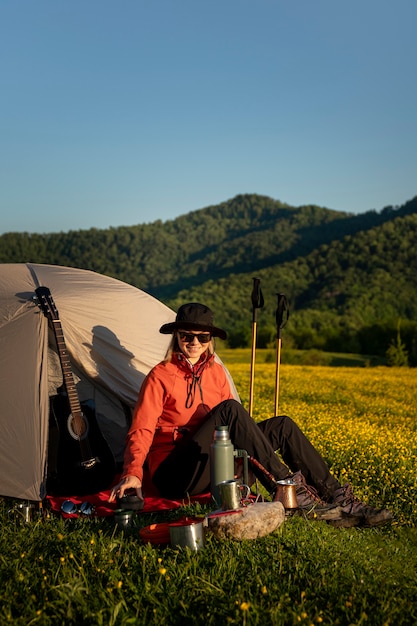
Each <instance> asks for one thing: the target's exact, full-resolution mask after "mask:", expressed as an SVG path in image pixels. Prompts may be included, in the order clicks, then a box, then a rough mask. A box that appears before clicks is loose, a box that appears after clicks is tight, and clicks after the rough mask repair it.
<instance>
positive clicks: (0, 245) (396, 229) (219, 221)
mask: <svg viewBox="0 0 417 626" xmlns="http://www.w3.org/2000/svg"><path fill="white" fill-rule="evenodd" d="M416 235H417V197H416V198H414V199H413V200H410V201H409V202H407V203H406V204H404V205H403V206H401V207H386V208H384V209H383V210H381V211H380V212H377V211H369V212H367V213H364V214H360V215H354V214H351V213H345V212H340V211H334V210H331V209H327V208H323V207H318V206H315V205H307V206H302V207H292V206H289V205H287V204H285V203H282V202H280V201H278V200H273V199H271V198H269V197H266V196H259V195H239V196H236V197H235V198H233V199H231V200H228V201H226V202H223V203H221V204H219V205H216V206H210V207H206V208H204V209H200V210H197V211H193V212H190V213H188V214H186V215H183V216H180V217H178V218H176V219H175V220H170V221H166V222H162V221H160V220H157V221H155V222H152V223H150V224H139V225H136V226H131V227H119V228H109V229H102V230H101V229H94V228H93V229H89V230H80V231H69V232H68V233H63V232H61V233H52V234H29V233H6V234H4V235H2V236H0V263H25V262H33V263H47V264H54V265H66V266H71V267H80V268H83V269H89V270H93V271H96V272H99V273H102V274H106V275H108V276H112V277H115V278H118V279H120V280H123V281H125V282H127V283H129V284H132V285H135V286H136V287H139V288H140V289H143V290H145V291H147V292H148V293H150V294H152V295H154V296H155V297H156V298H158V299H160V300H161V301H163V302H165V303H166V304H167V305H168V306H171V307H172V308H174V309H175V308H176V307H177V306H178V305H179V304H180V303H181V302H184V301H186V300H198V301H203V302H206V303H207V304H208V305H209V306H212V307H213V309H214V310H215V312H216V321H217V323H218V324H221V325H224V326H225V327H226V328H227V329H228V331H229V345H230V346H232V347H234V346H245V345H249V343H250V338H251V318H252V310H251V289H252V281H253V277H255V276H256V277H257V278H259V279H260V280H261V286H262V290H263V292H264V296H265V307H264V309H263V310H262V312H261V313H260V314H259V322H258V333H259V339H258V341H259V345H260V346H262V345H265V346H268V345H271V343H273V342H274V339H275V337H276V323H275V309H276V302H277V294H278V293H284V294H285V295H286V296H287V298H288V301H289V303H290V320H289V322H288V324H287V326H286V328H285V331H284V337H285V341H287V343H288V345H290V346H292V347H294V348H304V349H310V348H315V349H322V350H328V351H337V352H358V353H362V354H379V355H386V354H389V353H391V358H392V359H393V360H394V361H395V358H394V357H395V353H396V352H395V351H397V353H398V354H400V353H401V352H402V354H403V355H404V354H405V355H406V357H407V362H408V363H410V364H411V365H416V364H417V330H416V322H415V320H416V319H417V289H416V287H417V284H416V283H417V278H416V277H417V271H416V270H417V267H416V266H417V254H416V252H415V241H416ZM392 355H394V356H392Z"/></svg>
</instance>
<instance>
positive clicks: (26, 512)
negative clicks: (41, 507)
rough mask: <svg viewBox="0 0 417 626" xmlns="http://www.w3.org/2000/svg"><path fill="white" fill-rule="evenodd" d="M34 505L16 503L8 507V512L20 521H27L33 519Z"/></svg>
mask: <svg viewBox="0 0 417 626" xmlns="http://www.w3.org/2000/svg"><path fill="white" fill-rule="evenodd" d="M34 511H35V506H34V505H33V504H16V505H15V506H14V507H13V508H12V509H10V511H9V514H13V515H14V516H15V517H17V518H18V519H19V520H20V521H23V522H25V523H29V522H31V521H32V520H33V514H34Z"/></svg>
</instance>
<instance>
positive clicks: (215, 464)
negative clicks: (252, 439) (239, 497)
mask: <svg viewBox="0 0 417 626" xmlns="http://www.w3.org/2000/svg"><path fill="white" fill-rule="evenodd" d="M234 477H235V458H234V448H233V444H232V442H231V440H230V435H229V427H228V426H216V429H215V431H214V435H213V443H212V444H211V448H210V483H211V495H212V498H213V499H214V501H215V502H216V504H217V505H218V506H219V507H220V506H221V505H222V503H221V501H220V493H219V490H218V488H217V485H218V484H219V483H221V482H223V481H224V480H233V478H234Z"/></svg>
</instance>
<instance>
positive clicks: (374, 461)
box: [229, 364, 417, 525]
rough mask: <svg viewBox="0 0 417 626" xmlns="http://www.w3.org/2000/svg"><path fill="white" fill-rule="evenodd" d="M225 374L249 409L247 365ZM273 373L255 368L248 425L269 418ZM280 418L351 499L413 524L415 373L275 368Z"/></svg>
mask: <svg viewBox="0 0 417 626" xmlns="http://www.w3.org/2000/svg"><path fill="white" fill-rule="evenodd" d="M229 369H230V373H231V374H232V376H233V379H234V381H235V383H236V385H237V388H238V390H239V393H240V394H241V399H242V402H243V403H244V404H245V406H247V405H248V393H249V374H248V367H247V365H239V364H233V365H232V366H230V368H229ZM275 379H276V374H275V365H272V364H260V365H257V366H256V367H255V378H254V381H255V382H254V416H253V417H254V418H255V419H265V418H267V417H270V416H271V415H273V412H274V397H275ZM279 413H280V414H286V415H289V416H290V417H291V418H292V419H293V420H294V421H295V422H297V424H298V425H299V426H300V428H301V429H302V430H303V431H304V432H305V434H306V435H307V436H308V438H309V439H310V440H311V442H312V443H313V444H314V446H315V447H316V448H317V449H318V450H319V451H320V453H321V454H322V455H323V456H324V458H325V459H326V461H327V462H328V464H329V465H330V467H331V470H332V473H333V474H334V475H335V476H336V477H337V478H338V479H339V481H340V482H341V483H344V482H347V481H348V482H351V483H352V484H353V485H354V486H355V495H357V496H358V497H360V498H361V499H362V498H363V499H364V500H367V501H369V503H372V504H375V505H377V506H382V505H384V506H385V507H388V508H390V509H391V510H392V511H393V512H394V513H395V516H396V523H398V524H401V525H416V523H417V473H416V459H417V371H416V370H415V369H408V368H386V367H380V368H329V367H320V366H293V365H285V366H281V368H280V372H279Z"/></svg>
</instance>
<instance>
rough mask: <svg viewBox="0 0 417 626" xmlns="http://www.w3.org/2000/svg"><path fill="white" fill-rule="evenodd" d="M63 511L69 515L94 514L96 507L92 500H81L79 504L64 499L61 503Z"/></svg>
mask: <svg viewBox="0 0 417 626" xmlns="http://www.w3.org/2000/svg"><path fill="white" fill-rule="evenodd" d="M61 511H62V512H63V513H66V514H67V515H79V514H80V513H81V514H82V515H93V514H94V512H95V507H94V505H93V504H90V502H81V504H80V506H78V505H77V504H76V503H75V502H73V501H72V500H64V502H63V503H62V504H61Z"/></svg>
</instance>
